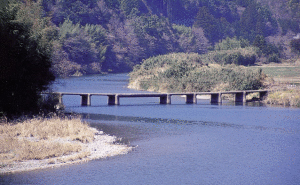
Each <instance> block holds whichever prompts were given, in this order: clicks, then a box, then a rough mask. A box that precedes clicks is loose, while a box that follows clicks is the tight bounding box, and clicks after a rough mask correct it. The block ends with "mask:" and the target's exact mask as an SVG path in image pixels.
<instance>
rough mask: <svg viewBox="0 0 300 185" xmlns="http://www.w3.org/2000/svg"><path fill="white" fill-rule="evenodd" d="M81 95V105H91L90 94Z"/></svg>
mask: <svg viewBox="0 0 300 185" xmlns="http://www.w3.org/2000/svg"><path fill="white" fill-rule="evenodd" d="M80 96H81V106H91V95H90V94H82V95H80Z"/></svg>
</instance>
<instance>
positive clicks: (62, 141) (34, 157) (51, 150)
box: [0, 117, 132, 174]
mask: <svg viewBox="0 0 300 185" xmlns="http://www.w3.org/2000/svg"><path fill="white" fill-rule="evenodd" d="M117 140H118V138H117V137H115V136H110V135H106V134H104V133H103V132H102V131H98V130H96V129H95V128H92V127H90V126H89V125H88V124H87V123H83V122H82V121H81V120H80V119H79V118H71V119H70V118H57V117H55V118H51V119H41V118H36V119H30V120H25V121H23V122H20V123H15V124H12V123H10V124H8V123H6V124H4V123H2V124H1V125H0V174H1V173H14V172H21V171H30V170H36V169H43V168H53V167H59V166H62V165H67V164H73V163H79V162H85V161H89V160H93V159H99V158H106V157H110V156H115V155H120V154H126V153H128V152H129V151H131V150H132V147H130V146H127V145H122V144H117Z"/></svg>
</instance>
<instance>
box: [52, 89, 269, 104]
mask: <svg viewBox="0 0 300 185" xmlns="http://www.w3.org/2000/svg"><path fill="white" fill-rule="evenodd" d="M251 93H258V94H259V97H258V98H259V100H262V99H263V97H264V96H265V95H266V94H267V93H268V90H247V91H222V92H190V93H69V92H55V93H53V94H56V95H57V96H58V99H59V103H60V104H62V103H63V100H62V97H63V96H66V95H77V96H78V95H79V96H81V105H82V106H90V105H91V97H92V96H107V97H108V99H107V104H108V105H120V98H138V97H158V98H159V103H160V104H171V97H172V96H175V95H179V96H185V102H186V103H187V104H196V103H197V96H201V95H209V96H210V102H211V103H222V95H224V94H233V95H234V99H233V101H234V102H243V103H245V102H246V101H247V100H246V96H247V94H251Z"/></svg>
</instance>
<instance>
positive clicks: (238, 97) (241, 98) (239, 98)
mask: <svg viewBox="0 0 300 185" xmlns="http://www.w3.org/2000/svg"><path fill="white" fill-rule="evenodd" d="M246 95H247V93H246V92H245V91H244V92H239V93H235V94H234V102H243V103H246V101H247V100H246Z"/></svg>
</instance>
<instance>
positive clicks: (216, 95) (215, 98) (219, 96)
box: [210, 93, 222, 103]
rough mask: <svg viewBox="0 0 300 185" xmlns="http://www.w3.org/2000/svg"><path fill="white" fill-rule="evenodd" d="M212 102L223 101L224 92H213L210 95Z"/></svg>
mask: <svg viewBox="0 0 300 185" xmlns="http://www.w3.org/2000/svg"><path fill="white" fill-rule="evenodd" d="M210 103H222V93H212V94H211V95H210Z"/></svg>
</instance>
